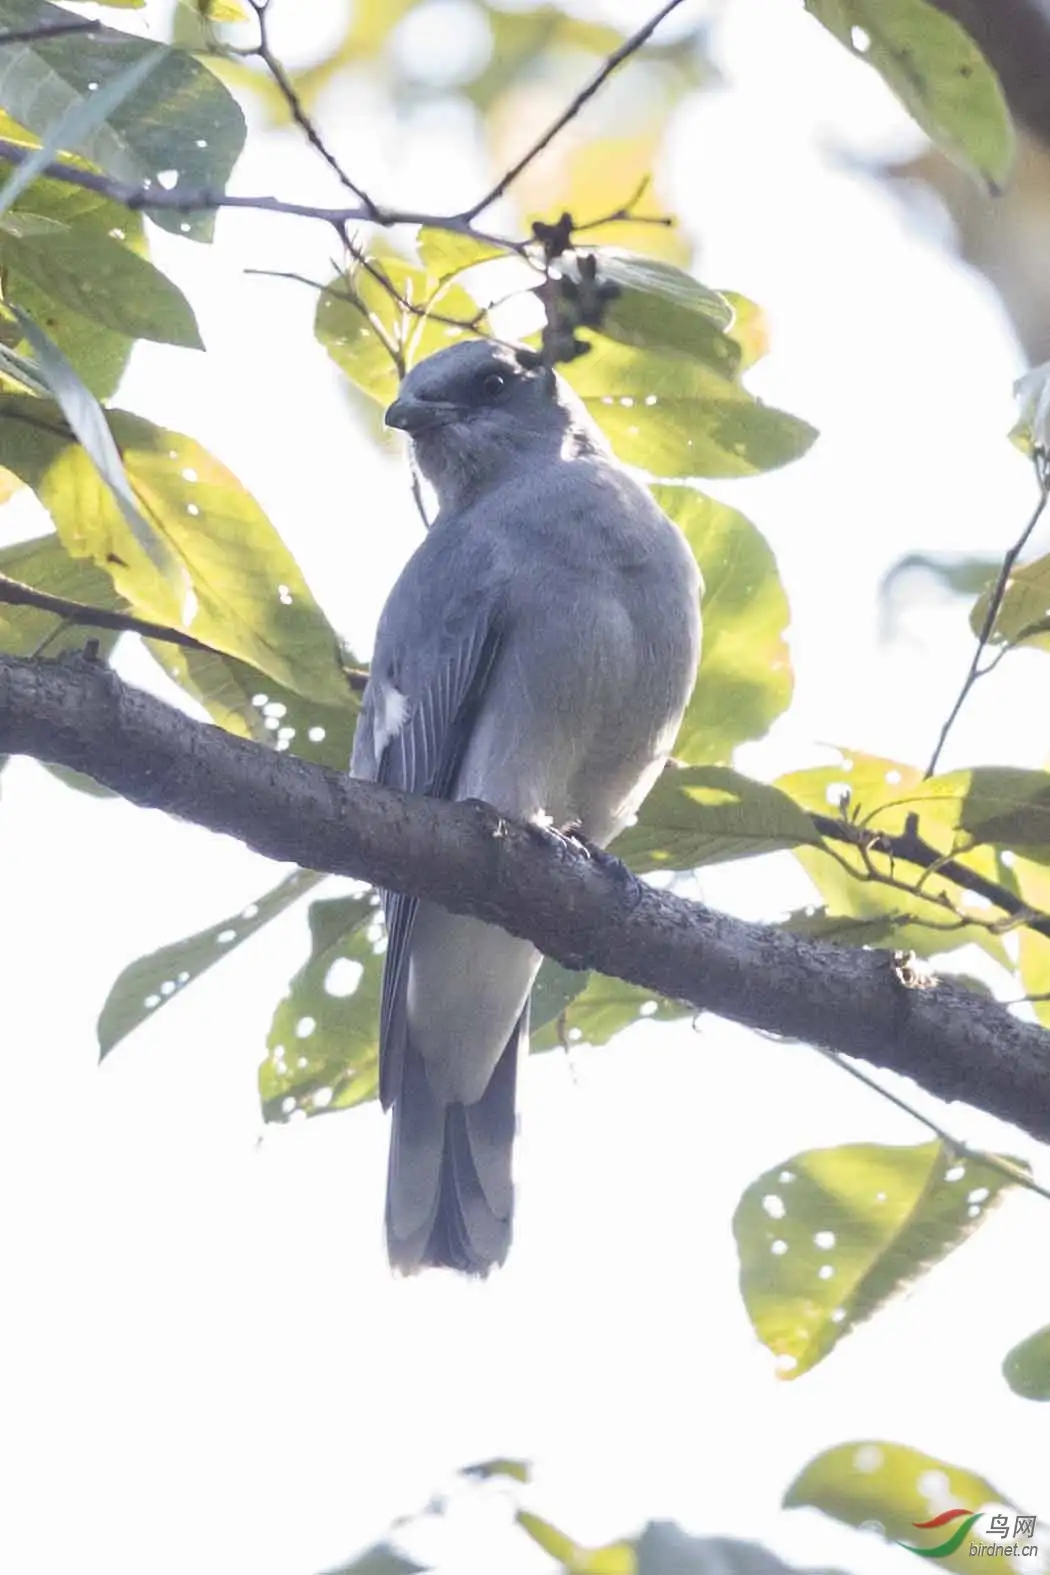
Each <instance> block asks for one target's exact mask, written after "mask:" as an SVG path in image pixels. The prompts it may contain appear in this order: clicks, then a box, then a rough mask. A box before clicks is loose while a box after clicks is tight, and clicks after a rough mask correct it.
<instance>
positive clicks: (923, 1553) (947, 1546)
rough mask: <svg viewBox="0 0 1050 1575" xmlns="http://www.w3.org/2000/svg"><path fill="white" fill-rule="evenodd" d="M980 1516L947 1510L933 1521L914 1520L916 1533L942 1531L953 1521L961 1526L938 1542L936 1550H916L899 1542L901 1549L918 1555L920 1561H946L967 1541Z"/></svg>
mask: <svg viewBox="0 0 1050 1575" xmlns="http://www.w3.org/2000/svg"><path fill="white" fill-rule="evenodd" d="M980 1518H981V1517H980V1515H973V1514H971V1513H970V1511H969V1510H968V1509H946V1510H944V1511H943V1513H942V1514H940V1515H934V1517H933V1519H932V1520H913V1521H912V1525H913V1526H914V1527H915V1529H916V1531H940V1530H941V1529H942V1528H943V1527H944V1526H950V1525H951V1524H952V1522H953V1521H955V1520H957V1521H959V1523H960V1524H959V1525H958V1526H956V1528H955V1530H954V1531H953V1532H952V1533H951V1535H950V1536H948V1537H946V1538H945V1540H944V1541H943V1542H938V1544H937V1546H936V1547H935V1548H916V1547H913V1546H912V1544H911V1543H910V1542H899V1543H898V1544H897V1546H898V1547H900V1548H907V1550H908V1552H909V1553H917V1554H918V1555H919V1557H920V1559H946V1558H949V1557H950V1556H951V1555H952V1554H953V1553H954V1552H955V1551H956V1550H957V1549H958V1548H960V1547H961V1546H962V1544H963V1543H964V1542H965V1541H966V1538H967V1536H968V1535H969V1533H970V1531H971V1530H972V1529H973V1527H974V1526H975V1525H976V1523H977V1521H979V1520H980Z"/></svg>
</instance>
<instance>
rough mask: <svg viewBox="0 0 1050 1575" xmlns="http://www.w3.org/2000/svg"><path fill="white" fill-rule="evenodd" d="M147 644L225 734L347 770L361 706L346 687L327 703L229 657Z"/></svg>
mask: <svg viewBox="0 0 1050 1575" xmlns="http://www.w3.org/2000/svg"><path fill="white" fill-rule="evenodd" d="M146 645H147V647H148V649H149V651H150V652H151V654H152V655H153V656H154V658H155V659H156V660H157V662H158V663H159V664H160V666H161V667H163V669H164V671H165V672H166V673H167V674H168V677H169V678H172V679H174V681H175V682H176V683H177V684H179V685H180V687H181V688H183V689H185V691H186V693H187V694H190V695H192V696H193V698H194V699H195V700H199V701H200V703H201V705H203V706H204V708H205V710H206V711H207V712H208V715H209V716H210V717H211V719H212V721H213V722H217V723H218V725H219V726H220V727H224V728H225V729H226V731H227V732H228V733H236V734H238V735H239V737H241V738H252V739H254V740H255V742H256V743H257V744H269V745H270V746H271V747H272V748H274V749H276V750H277V751H278V752H279V753H283V752H284V751H285V750H287V751H288V753H289V754H292V755H298V756H300V757H301V758H302V759H303V760H312V761H313V762H314V764H315V765H318V766H327V767H329V768H330V769H331V770H333V771H346V770H347V767H348V764H349V761H350V752H351V748H352V746H353V739H354V727H355V726H356V723H357V714H358V711H359V709H360V706H359V704H358V699H357V696H356V695H354V694H352V693H351V691H350V689H349V687H347V690H346V696H345V699H344V701H343V703H342V704H341V705H330V704H328V703H327V702H325V701H321V700H315V699H313V698H311V697H309V696H306V695H301V694H297V693H296V692H295V690H294V689H289V688H288V687H287V686H286V685H284V684H279V683H275V682H274V680H273V679H272V678H269V677H266V676H265V675H264V674H262V673H260V672H259V670H258V668H255V667H249V666H248V665H247V663H246V662H238V661H237V659H236V658H235V657H232V656H219V655H216V654H214V653H213V652H211V651H189V650H184V649H181V648H180V647H179V646H177V645H167V644H164V643H162V642H161V641H159V640H147V641H146Z"/></svg>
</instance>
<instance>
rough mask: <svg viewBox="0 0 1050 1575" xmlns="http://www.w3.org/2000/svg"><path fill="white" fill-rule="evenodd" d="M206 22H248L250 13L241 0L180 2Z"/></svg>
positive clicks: (184, 0) (180, 0)
mask: <svg viewBox="0 0 1050 1575" xmlns="http://www.w3.org/2000/svg"><path fill="white" fill-rule="evenodd" d="M179 4H180V5H184V6H185V7H186V9H187V11H193V12H194V13H195V14H196V15H197V16H199V17H201V18H202V19H203V20H204V21H206V22H247V21H248V18H249V16H250V12H249V11H248V10H247V9H246V7H245V6H243V5H242V4H241V0H179Z"/></svg>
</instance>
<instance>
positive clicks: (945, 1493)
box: [784, 1438, 1031, 1575]
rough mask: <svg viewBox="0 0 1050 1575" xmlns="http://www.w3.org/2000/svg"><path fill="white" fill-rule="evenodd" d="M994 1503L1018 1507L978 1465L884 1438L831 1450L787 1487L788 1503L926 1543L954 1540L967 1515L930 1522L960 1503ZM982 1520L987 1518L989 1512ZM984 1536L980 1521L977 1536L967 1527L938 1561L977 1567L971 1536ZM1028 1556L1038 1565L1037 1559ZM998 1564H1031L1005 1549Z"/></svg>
mask: <svg viewBox="0 0 1050 1575" xmlns="http://www.w3.org/2000/svg"><path fill="white" fill-rule="evenodd" d="M994 1505H1003V1506H1009V1507H1013V1506H1011V1505H1010V1500H1009V1499H1007V1498H1005V1497H1004V1496H1003V1494H1002V1493H1000V1492H999V1490H998V1489H997V1488H994V1487H993V1486H992V1484H991V1483H990V1482H988V1481H987V1480H986V1479H985V1478H984V1477H979V1476H977V1475H976V1473H975V1472H973V1471H967V1470H965V1469H964V1467H962V1466H955V1465H952V1464H951V1463H950V1462H949V1461H947V1460H939V1459H938V1458H937V1456H936V1455H925V1454H923V1453H922V1452H921V1450H918V1449H911V1448H910V1447H909V1446H908V1445H907V1444H893V1443H889V1442H887V1441H886V1440H885V1439H881V1438H880V1439H857V1440H855V1441H854V1442H852V1443H848V1444H839V1445H837V1446H836V1447H835V1448H834V1449H826V1450H824V1451H823V1453H821V1454H819V1455H816V1456H814V1458H813V1459H812V1460H811V1461H810V1462H809V1464H808V1465H807V1466H805V1467H804V1468H803V1470H802V1471H801V1472H800V1473H799V1475H798V1476H797V1477H796V1478H795V1480H794V1481H793V1482H792V1483H791V1485H790V1487H789V1488H788V1490H787V1492H786V1493H785V1494H784V1506H785V1508H787V1509H799V1508H811V1509H819V1510H823V1512H824V1514H825V1515H830V1516H831V1517H832V1519H833V1520H839V1521H843V1522H844V1523H845V1524H846V1525H847V1526H859V1527H863V1528H865V1529H881V1530H882V1531H883V1533H884V1535H885V1536H886V1537H887V1538H890V1539H891V1540H892V1541H894V1542H902V1543H905V1544H906V1545H907V1546H908V1547H912V1548H915V1547H921V1548H923V1549H924V1550H926V1551H929V1550H931V1549H934V1548H937V1547H938V1546H940V1545H941V1544H943V1543H945V1542H946V1541H949V1540H951V1538H952V1534H953V1531H954V1529H955V1528H956V1526H957V1525H958V1524H959V1523H960V1522H959V1521H956V1520H953V1521H951V1522H947V1523H942V1524H941V1525H940V1526H939V1527H938V1526H934V1527H930V1528H928V1529H925V1530H924V1529H922V1528H921V1523H922V1522H925V1521H930V1520H932V1519H935V1518H936V1517H937V1516H938V1515H941V1514H944V1513H946V1512H947V1510H949V1509H952V1508H956V1507H958V1508H961V1509H966V1510H968V1511H970V1512H976V1511H980V1510H984V1509H985V1508H986V1506H994ZM982 1523H983V1524H984V1525H987V1523H988V1522H987V1517H986V1516H982ZM977 1539H978V1528H977V1527H974V1528H973V1534H972V1537H971V1536H970V1535H967V1536H966V1538H965V1541H964V1542H963V1543H962V1545H961V1546H960V1547H959V1548H958V1549H957V1550H956V1551H954V1552H950V1553H945V1554H943V1555H940V1556H938V1558H937V1562H936V1564H935V1565H933V1566H931V1567H932V1568H935V1569H939V1570H949V1571H952V1572H953V1575H972V1570H973V1567H974V1560H973V1556H972V1555H971V1553H970V1542H971V1540H973V1541H976V1540H977ZM985 1546H987V1544H985ZM989 1551H990V1549H989ZM1027 1562H1028V1565H1029V1567H1030V1564H1031V1561H1030V1560H1029V1561H1027ZM995 1564H996V1565H997V1566H998V1567H999V1568H1000V1569H1006V1570H1014V1571H1015V1570H1020V1569H1022V1568H1023V1567H1024V1565H1023V1563H1022V1560H1021V1559H1017V1560H1016V1561H1015V1560H1014V1559H1007V1558H1002V1557H1001V1558H997V1559H996V1560H995Z"/></svg>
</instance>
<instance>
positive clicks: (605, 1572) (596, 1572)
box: [514, 1509, 637, 1575]
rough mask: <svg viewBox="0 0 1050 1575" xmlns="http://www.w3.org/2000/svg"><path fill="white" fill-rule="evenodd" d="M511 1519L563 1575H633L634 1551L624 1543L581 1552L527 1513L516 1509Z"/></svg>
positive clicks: (544, 1523) (547, 1524)
mask: <svg viewBox="0 0 1050 1575" xmlns="http://www.w3.org/2000/svg"><path fill="white" fill-rule="evenodd" d="M514 1518H515V1520H516V1521H517V1523H518V1525H519V1526H520V1527H521V1529H522V1531H525V1532H527V1533H528V1535H529V1536H530V1537H531V1538H532V1540H533V1542H535V1543H537V1544H538V1546H539V1547H541V1548H542V1549H543V1551H544V1553H549V1554H550V1556H551V1558H554V1559H557V1560H558V1562H559V1564H560V1565H561V1567H562V1569H563V1570H564V1571H565V1572H566V1575H635V1570H636V1567H637V1566H636V1563H635V1557H634V1549H633V1548H632V1547H631V1546H630V1544H629V1543H627V1542H614V1543H610V1544H609V1545H608V1546H607V1547H604V1548H584V1547H581V1546H580V1544H579V1543H578V1542H574V1541H573V1540H572V1538H571V1537H567V1536H566V1535H565V1533H564V1531H559V1530H558V1528H557V1527H556V1526H552V1525H551V1523H550V1521H549V1520H542V1519H541V1518H540V1516H539V1515H534V1514H533V1513H532V1512H531V1510H527V1509H519V1510H518V1512H517V1514H516V1515H515V1517H514Z"/></svg>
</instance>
